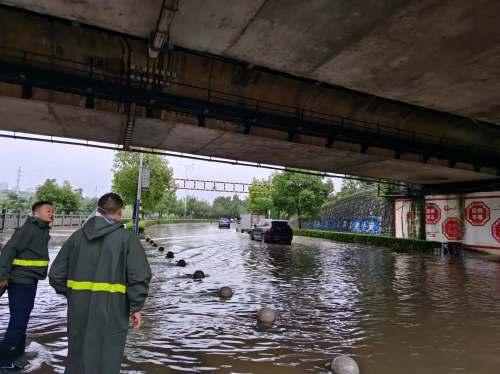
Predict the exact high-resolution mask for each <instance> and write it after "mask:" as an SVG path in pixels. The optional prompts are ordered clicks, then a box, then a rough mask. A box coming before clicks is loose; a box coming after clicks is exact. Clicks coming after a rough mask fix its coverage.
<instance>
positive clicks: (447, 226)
mask: <svg viewBox="0 0 500 374" xmlns="http://www.w3.org/2000/svg"><path fill="white" fill-rule="evenodd" d="M443 234H444V236H446V238H447V239H448V240H462V237H463V236H464V232H463V231H462V223H461V222H460V220H459V219H458V218H456V217H451V218H447V219H446V221H444V222H443Z"/></svg>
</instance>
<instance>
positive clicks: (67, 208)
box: [34, 179, 83, 213]
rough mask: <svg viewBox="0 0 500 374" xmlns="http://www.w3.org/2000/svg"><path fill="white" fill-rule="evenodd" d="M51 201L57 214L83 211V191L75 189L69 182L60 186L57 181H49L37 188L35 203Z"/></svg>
mask: <svg viewBox="0 0 500 374" xmlns="http://www.w3.org/2000/svg"><path fill="white" fill-rule="evenodd" d="M41 200H45V201H50V202H51V203H52V204H54V209H55V210H56V212H65V213H70V212H73V213H77V212H79V211H80V210H81V209H82V201H83V197H82V189H81V188H78V189H73V187H72V186H71V184H70V183H69V182H68V181H64V182H63V184H62V185H58V184H57V182H56V180H55V179H47V180H46V181H45V183H44V184H42V185H41V186H38V187H37V188H36V194H35V198H34V201H41Z"/></svg>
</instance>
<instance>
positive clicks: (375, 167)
mask: <svg viewBox="0 0 500 374" xmlns="http://www.w3.org/2000/svg"><path fill="white" fill-rule="evenodd" d="M9 89H11V90H14V89H17V90H18V91H20V90H21V88H20V87H14V86H10V87H9ZM40 94H41V93H40ZM47 94H49V93H47ZM49 95H50V94H49ZM64 95H66V94H58V96H59V100H61V99H62V96H64ZM68 96H69V95H68ZM75 100H76V101H78V102H80V103H81V104H82V105H83V104H84V103H85V101H86V99H85V98H84V97H80V98H75V97H74V96H72V97H68V98H67V101H68V102H70V101H71V102H74V101H75ZM100 105H102V106H105V105H107V106H110V105H111V106H112V105H118V106H119V104H117V103H111V102H107V103H104V102H101V103H100ZM0 113H2V116H0V128H1V129H3V130H7V131H20V132H25V133H32V134H40V135H50V136H57V137H65V138H72V139H80V140H89V141H95V142H102V143H109V144H116V145H121V144H122V143H123V139H124V137H125V133H126V129H127V123H128V119H129V116H128V115H127V114H117V113H109V112H106V111H100V110H88V109H85V108H82V107H75V106H70V105H62V104H56V103H49V102H42V101H34V100H25V99H19V98H11V97H4V96H0ZM161 117H163V118H170V120H161V119H160V120H159V119H151V118H147V117H136V118H135V126H134V131H133V135H132V139H131V142H130V146H132V147H147V148H153V149H159V150H167V151H172V152H182V153H188V154H193V155H202V156H212V157H217V158H226V159H230V160H240V161H247V162H255V163H263V164H270V165H279V166H287V167H294V168H301V169H308V170H317V171H324V172H332V173H337V174H347V175H357V176H363V177H370V178H380V179H386V180H396V181H406V182H411V183H419V184H439V183H450V182H466V181H477V180H487V179H492V178H495V177H494V176H492V175H491V174H486V173H478V172H474V171H473V170H464V169H457V168H449V167H442V166H439V164H440V162H439V160H437V159H436V160H431V161H434V162H435V165H433V164H432V163H428V164H422V163H419V162H416V160H415V159H414V160H413V161H411V157H409V160H404V159H403V160H398V159H394V158H391V157H387V155H386V157H384V156H383V155H384V152H386V154H387V151H385V150H382V149H374V150H372V151H371V152H369V153H366V154H362V153H359V152H356V151H349V148H351V149H352V148H354V149H355V148H356V145H353V144H349V143H343V142H339V143H338V144H334V146H333V147H332V148H330V149H329V148H325V147H320V146H317V145H307V144H299V143H291V142H287V141H285V138H286V137H287V136H288V135H287V133H286V132H280V131H273V130H263V129H255V130H253V131H251V133H250V134H244V131H245V126H244V125H237V124H232V123H226V122H222V121H219V120H210V119H207V120H205V126H204V127H200V126H198V125H197V120H196V119H195V118H193V117H188V116H184V115H179V114H176V113H173V112H169V111H162V113H161ZM18 135H22V134H18ZM27 136H29V135H27ZM465 167H467V166H465Z"/></svg>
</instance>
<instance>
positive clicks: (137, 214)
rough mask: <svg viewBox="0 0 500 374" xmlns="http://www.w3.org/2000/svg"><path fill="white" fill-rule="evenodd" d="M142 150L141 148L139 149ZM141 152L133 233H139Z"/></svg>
mask: <svg viewBox="0 0 500 374" xmlns="http://www.w3.org/2000/svg"><path fill="white" fill-rule="evenodd" d="M141 150H142V149H141ZM141 179H142V152H141V153H140V156H139V178H138V179H137V203H136V208H135V234H136V235H139V220H140V218H139V215H140V213H141V208H140V207H141V187H142V186H141V184H142V180H141Z"/></svg>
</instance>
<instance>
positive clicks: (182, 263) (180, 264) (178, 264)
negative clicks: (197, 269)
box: [177, 260, 186, 267]
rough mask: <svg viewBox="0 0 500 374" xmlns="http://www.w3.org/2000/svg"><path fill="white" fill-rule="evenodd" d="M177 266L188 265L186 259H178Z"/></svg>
mask: <svg viewBox="0 0 500 374" xmlns="http://www.w3.org/2000/svg"><path fill="white" fill-rule="evenodd" d="M177 266H181V267H184V266H186V261H184V260H179V261H177Z"/></svg>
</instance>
